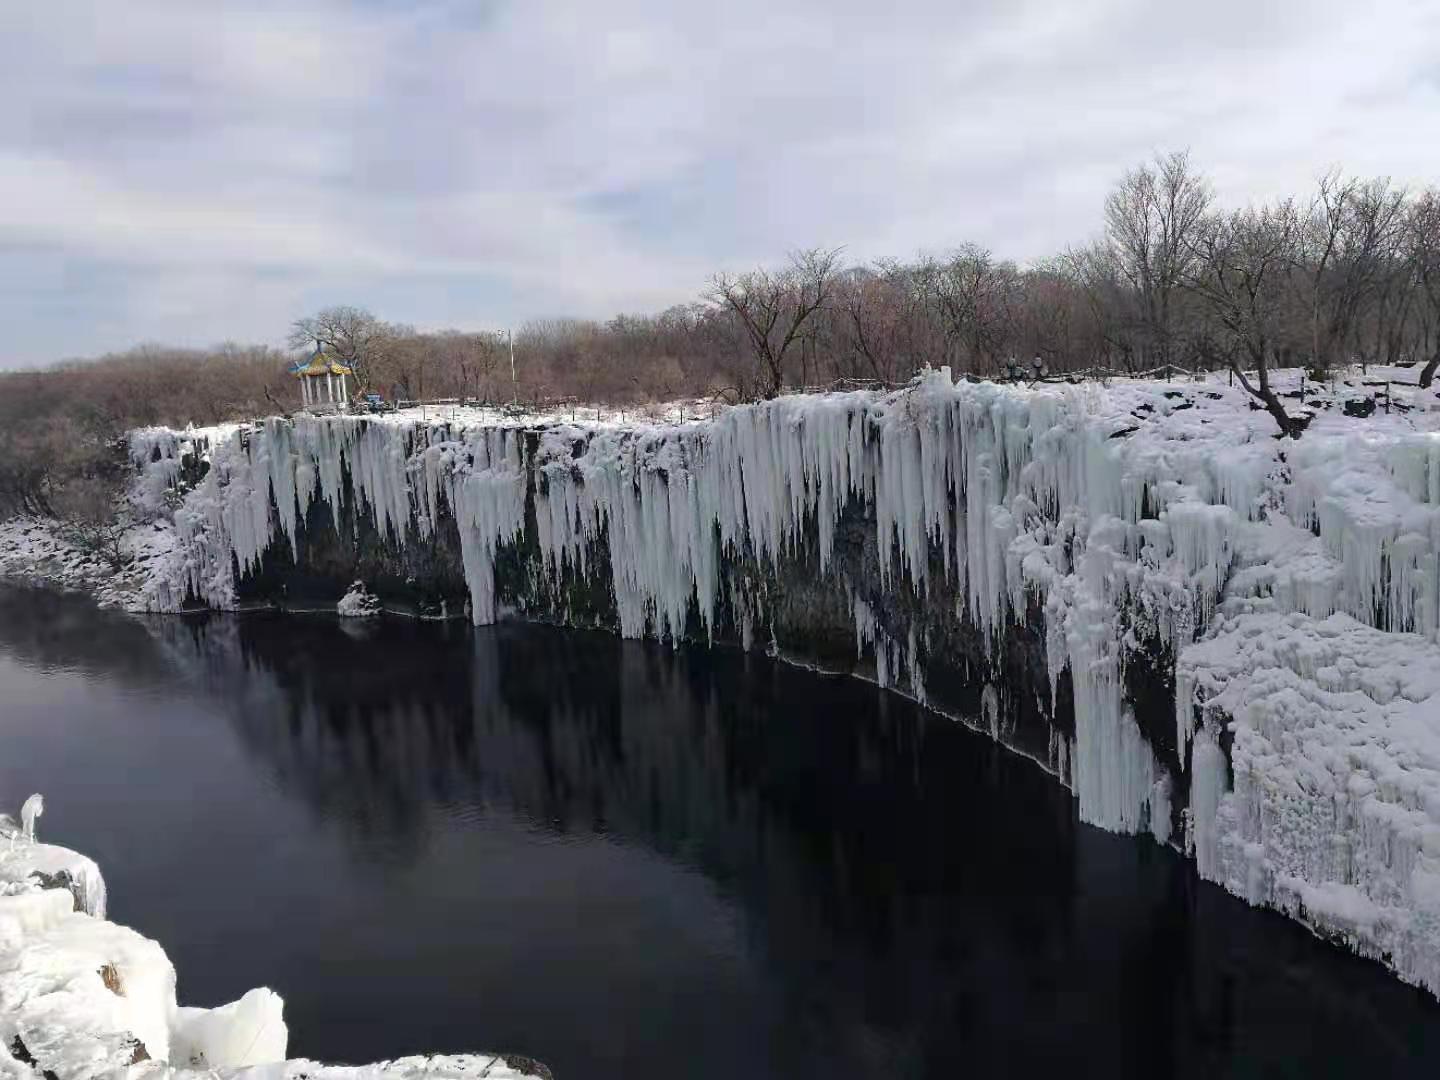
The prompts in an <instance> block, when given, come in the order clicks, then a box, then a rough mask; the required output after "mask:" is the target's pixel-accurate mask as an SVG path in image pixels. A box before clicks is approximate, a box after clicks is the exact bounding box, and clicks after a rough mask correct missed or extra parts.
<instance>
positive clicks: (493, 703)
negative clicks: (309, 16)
mask: <svg viewBox="0 0 1440 1080" xmlns="http://www.w3.org/2000/svg"><path fill="white" fill-rule="evenodd" d="M31 791H41V792H43V793H44V794H45V797H46V813H45V817H44V818H43V819H42V820H41V823H40V826H41V832H42V835H43V836H44V837H45V838H47V839H51V840H54V841H56V842H58V843H65V844H69V845H71V846H74V847H77V848H79V849H80V850H83V851H85V852H87V853H90V854H92V855H94V856H95V857H96V858H97V859H98V860H99V862H100V864H101V867H102V869H103V870H104V872H105V875H106V877H107V879H108V881H109V884H110V890H111V899H112V916H113V917H114V918H116V919H117V920H119V921H121V922H125V923H128V924H130V925H133V926H135V927H137V928H138V929H140V930H141V931H142V932H144V933H146V934H148V935H150V936H152V937H155V938H158V939H159V940H160V941H161V942H163V943H164V945H165V947H166V949H167V951H168V952H169V954H170V956H171V958H172V959H173V960H174V962H175V964H176V967H177V969H178V971H179V973H180V992H181V998H182V1001H185V1002H186V1003H189V1004H203V1005H213V1004H218V1003H221V1002H224V1001H229V1000H233V999H234V998H236V997H238V996H239V995H240V994H241V993H243V992H244V991H245V990H247V989H249V988H250V987H252V986H257V985H269V986H271V987H274V988H275V989H277V990H278V991H279V992H280V993H281V994H282V995H283V996H284V997H285V1001H286V1015H287V1019H288V1020H289V1023H290V1030H291V1052H292V1053H294V1054H303V1055H307V1056H312V1057H320V1058H325V1059H331V1060H339V1061H362V1060H369V1059H375V1058H383V1057H392V1056H395V1055H399V1054H405V1053H412V1052H421V1051H461V1050H487V1049H488V1050H513V1051H518V1052H523V1053H529V1054H531V1055H533V1056H536V1057H538V1058H540V1059H541V1060H544V1061H546V1062H547V1063H549V1064H550V1066H551V1067H552V1068H553V1069H554V1070H555V1072H556V1075H557V1076H558V1077H559V1078H560V1080H591V1078H600V1080H604V1078H610V1077H615V1078H619V1077H625V1078H627V1080H636V1078H648V1077H666V1078H672V1077H687V1078H689V1077H699V1078H705V1077H727V1078H733V1077H739V1076H744V1077H747V1078H754V1077H772V1076H773V1077H787V1078H797V1077H821V1076H824V1077H840V1076H843V1077H846V1078H850V1077H921V1076H927V1077H928V1076H933V1077H956V1076H1000V1075H1010V1076H1013V1075H1027V1074H1030V1073H1031V1072H1032V1071H1034V1070H1039V1069H1047V1070H1053V1071H1054V1072H1055V1073H1056V1074H1060V1073H1064V1074H1074V1073H1080V1074H1086V1075H1098V1074H1108V1075H1114V1076H1125V1075H1135V1076H1145V1077H1155V1076H1166V1075H1177V1076H1206V1077H1211V1076H1216V1075H1237V1076H1261V1075H1266V1076H1270V1075H1293V1076H1306V1077H1313V1076H1316V1075H1322V1076H1324V1075H1335V1076H1344V1075H1355V1074H1356V1073H1358V1072H1360V1071H1362V1070H1363V1071H1364V1072H1366V1073H1368V1074H1370V1075H1387V1076H1390V1075H1403V1074H1406V1073H1410V1074H1414V1075H1422V1074H1423V1075H1431V1076H1433V1075H1434V1070H1435V1068H1436V1065H1437V1054H1440V1005H1437V1003H1436V1002H1435V1001H1433V1000H1432V999H1430V998H1428V997H1427V996H1425V995H1423V994H1422V993H1420V992H1419V991H1415V990H1412V989H1410V988H1408V987H1405V986H1402V985H1400V984H1399V983H1397V982H1395V981H1394V980H1393V979H1391V977H1389V976H1388V975H1386V974H1384V973H1383V972H1382V971H1381V969H1380V968H1379V967H1378V966H1376V965H1374V964H1371V963H1369V962H1366V961H1362V960H1359V959H1357V958H1355V957H1352V956H1350V955H1348V954H1346V953H1343V952H1341V951H1339V950H1337V949H1332V948H1330V947H1328V946H1326V945H1324V944H1322V943H1320V942H1318V941H1316V940H1314V939H1313V938H1311V937H1310V936H1309V935H1308V934H1307V933H1305V931H1303V930H1302V929H1300V928H1299V927H1298V926H1296V925H1294V924H1292V923H1290V922H1288V921H1287V920H1284V919H1282V918H1280V917H1279V916H1276V915H1273V914H1268V913H1265V912H1260V911H1255V910H1253V909H1251V908H1248V907H1246V906H1245V905H1243V904H1240V903H1239V902H1237V901H1235V900H1233V899H1231V898H1230V897H1228V896H1226V895H1225V894H1223V893H1222V892H1220V891H1219V890H1217V889H1215V888H1214V887H1212V886H1209V885H1203V884H1198V883H1196V882H1195V881H1194V879H1193V876H1192V874H1191V873H1190V871H1189V869H1188V867H1186V866H1185V864H1184V863H1182V861H1181V860H1180V859H1179V858H1178V857H1176V856H1174V855H1173V854H1172V853H1170V852H1168V851H1164V850H1161V849H1159V848H1157V847H1155V846H1154V845H1153V844H1151V843H1149V842H1148V841H1139V840H1135V839H1132V838H1125V837H1116V836H1110V835H1107V834H1104V833H1101V832H1098V831H1096V830H1093V829H1090V828H1086V827H1082V826H1079V825H1078V824H1077V823H1076V821H1075V816H1074V806H1073V803H1072V801H1071V799H1070V798H1069V797H1068V796H1067V795H1066V794H1065V793H1063V792H1062V791H1061V790H1060V789H1059V788H1058V787H1057V786H1056V785H1055V784H1054V782H1053V781H1052V780H1050V779H1049V778H1048V777H1046V776H1044V775H1043V774H1042V773H1041V772H1040V771H1039V770H1038V769H1037V768H1036V767H1035V766H1034V765H1033V764H1032V763H1030V762H1027V761H1024V760H1022V759H1019V758H1016V757H1014V756H1013V755H1010V754H1007V753H1005V752H1004V751H1000V750H998V749H997V748H995V747H994V746H993V744H991V743H990V742H989V741H988V740H986V739H983V738H981V737H979V736H976V735H974V734H972V733H970V732H968V731H966V730H965V729H963V728H961V727H960V726H958V725H956V724H953V723H950V722H947V721H943V720H939V719H937V718H934V717H931V716H928V715H926V714H924V713H923V712H922V711H921V710H919V709H918V708H916V707H914V706H912V705H911V704H909V703H907V702H905V701H903V700H900V699H896V698H893V697H891V696H889V695H887V694H884V693H882V692H880V691H878V690H876V689H875V688H873V687H870V686H867V685H864V684H861V683H857V682H855V681H851V680H845V679H834V678H825V677H820V676H817V675H814V674H812V673H809V672H805V671H800V670H796V669H792V668H787V667H785V666H782V665H776V664H773V663H770V662H768V661H765V660H763V659H759V658H755V657H746V656H744V655H741V654H738V653H733V652H728V651H717V652H714V653H708V652H704V651H701V650H684V651H681V652H679V653H674V652H671V651H670V650H669V649H666V648H661V647H658V646H654V645H646V644H639V643H634V642H621V641H618V640H615V639H613V638H611V637H609V636H606V635H601V634H592V633H575V632H567V631H561V630H557V629H553V628H547V627H537V626H526V625H519V624H512V625H504V626H500V627H493V628H488V629H484V630H478V631H477V630H471V629H469V628H468V627H464V626H460V625H458V624H453V623H452V624H443V625H442V624H434V623H417V622H410V621H403V620H394V621H392V620H384V621H380V622H371V623H366V624H364V625H361V626H357V625H354V624H340V623H338V622H337V621H336V620H333V619H329V618H324V617H318V616H317V617H311V618H299V617H294V616H292V617H288V618H286V617H278V616H271V615H252V616H244V617H240V618H212V619H209V620H206V621H193V622H192V621H184V620H180V619H157V620H144V621H141V620H135V619H131V618H128V617H125V616H122V615H117V614H113V613H106V612H100V611H97V610H95V609H94V608H93V607H92V606H90V605H89V604H88V603H87V602H85V601H84V600H81V599H77V598H65V597H57V596H54V595H51V594H48V593H43V592H34V591H28V590H16V589H6V588H0V803H3V804H5V805H6V806H7V807H12V808H13V807H18V805H19V803H20V801H21V799H23V797H24V796H25V795H27V794H29V792H31Z"/></svg>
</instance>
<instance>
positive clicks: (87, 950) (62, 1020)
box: [0, 836, 548, 1080]
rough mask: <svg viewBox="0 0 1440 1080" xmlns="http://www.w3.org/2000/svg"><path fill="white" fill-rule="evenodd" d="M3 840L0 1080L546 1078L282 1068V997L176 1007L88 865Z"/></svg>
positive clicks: (474, 1063)
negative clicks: (258, 1075)
mask: <svg viewBox="0 0 1440 1080" xmlns="http://www.w3.org/2000/svg"><path fill="white" fill-rule="evenodd" d="M9 839H10V838H9V837H8V836H7V837H4V838H0V1076H11V1075H13V1076H15V1077H28V1078H34V1077H36V1076H45V1077H53V1078H55V1080H91V1078H97V1080H98V1078H120V1077H124V1078H126V1080H138V1078H152V1077H153V1078H154V1080H161V1078H164V1080H203V1078H212V1080H213V1078H214V1077H217V1076H240V1075H252V1074H249V1073H242V1072H241V1070H246V1069H249V1068H251V1067H254V1066H263V1067H265V1073H264V1075H266V1076H267V1077H286V1078H290V1077H293V1078H296V1080H299V1078H305V1077H308V1078H314V1077H322V1078H326V1080H381V1078H387V1080H388V1078H394V1080H408V1078H410V1077H414V1078H416V1080H418V1078H420V1077H425V1078H427V1080H430V1078H434V1077H441V1078H444V1080H472V1078H474V1080H479V1078H481V1077H493V1078H512V1080H523V1078H526V1077H530V1078H533V1080H540V1078H541V1077H547V1078H548V1074H547V1073H546V1072H545V1070H544V1069H543V1067H541V1066H538V1065H535V1064H534V1063H532V1062H526V1061H525V1060H524V1059H513V1060H514V1061H515V1062H516V1064H515V1065H513V1066H512V1064H510V1063H509V1062H507V1060H506V1059H505V1058H502V1057H497V1056H491V1055H476V1056H469V1055H461V1056H453V1057H424V1058H420V1057H417V1058H404V1059H400V1060H397V1061H393V1062H381V1063H379V1064H375V1065H364V1066H329V1065H320V1064H317V1063H315V1062H311V1061H306V1060H303V1059H295V1060H286V1056H285V1055H286V1044H287V1042H288V1033H287V1031H286V1027H285V1021H284V1019H283V1017H282V1015H281V1012H282V1008H283V1004H284V1003H283V1002H282V1001H281V999H280V997H279V995H278V994H276V993H274V992H273V991H271V990H266V989H259V990H252V991H250V992H249V993H247V994H246V995H245V996H244V997H242V998H241V999H240V1000H239V1001H236V1002H233V1003H232V1004H229V1005H223V1006H221V1007H219V1008H216V1009H194V1008H180V1007H179V1006H178V1005H177V1004H176V997H175V969H174V967H173V966H172V965H171V963H170V960H169V958H168V957H167V956H166V955H165V952H164V950H163V949H162V948H161V947H160V946H159V945H158V944H157V943H156V942H154V941H151V940H149V939H148V938H145V937H142V936H141V935H140V934H137V933H136V932H135V931H134V930H131V929H129V928H127V927H123V926H117V925H115V924H114V923H111V922H107V921H105V919H104V896H105V890H104V884H103V881H102V880H101V879H100V872H99V870H98V868H96V866H95V864H94V863H93V862H91V861H90V860H89V859H87V858H85V857H84V856H82V855H78V854H76V853H75V852H73V851H68V850H66V849H64V848H58V847H54V846H51V845H45V844H34V843H30V842H28V841H26V840H24V839H23V838H22V839H20V840H19V841H18V842H17V843H16V844H15V845H14V846H13V847H6V846H3V845H8V844H9ZM61 875H64V877H63V878H62V877H61ZM67 881H68V882H69V883H70V884H69V885H68V886H67V885H66V884H64V882H67Z"/></svg>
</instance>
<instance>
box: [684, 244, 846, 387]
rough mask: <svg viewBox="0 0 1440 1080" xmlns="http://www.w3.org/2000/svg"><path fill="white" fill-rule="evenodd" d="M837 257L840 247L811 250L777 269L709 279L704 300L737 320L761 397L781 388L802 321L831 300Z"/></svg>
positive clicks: (802, 327) (799, 336)
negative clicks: (748, 344)
mask: <svg viewBox="0 0 1440 1080" xmlns="http://www.w3.org/2000/svg"><path fill="white" fill-rule="evenodd" d="M839 259H840V251H839V249H835V250H833V251H824V250H821V249H820V248H811V249H809V250H807V251H797V252H794V253H792V254H791V256H790V265H789V266H788V267H787V268H786V269H784V270H782V271H779V272H778V273H777V272H772V271H769V270H763V269H762V270H751V271H749V272H748V273H745V274H741V275H740V276H739V277H731V276H730V275H728V274H723V273H722V274H717V275H716V276H715V277H714V278H713V279H712V281H711V284H710V291H709V293H708V294H707V296H708V299H709V300H710V302H711V303H712V304H716V305H719V306H723V307H725V308H727V309H729V311H730V312H731V313H732V314H733V315H734V316H735V318H736V319H738V320H739V321H740V324H741V326H742V327H743V328H744V331H745V335H746V338H747V339H748V341H749V343H750V348H751V350H752V352H753V353H754V357H755V361H756V365H757V368H758V374H759V380H758V381H759V384H760V389H761V392H762V393H763V394H764V396H765V397H767V398H773V397H776V396H777V395H778V394H779V393H780V391H781V390H782V389H784V386H785V374H786V368H785V361H786V357H787V355H788V354H789V352H790V350H791V349H792V348H793V347H794V346H795V345H796V344H797V343H798V342H799V341H800V338H801V332H802V331H803V330H804V329H805V324H806V323H807V322H808V321H809V320H810V318H811V317H812V316H813V315H814V314H815V313H816V312H817V311H819V310H820V309H821V308H822V307H824V305H825V302H826V301H827V300H828V299H829V296H830V290H831V288H832V286H833V284H834V282H833V277H834V274H835V268H836V265H837V264H838V262H839Z"/></svg>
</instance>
